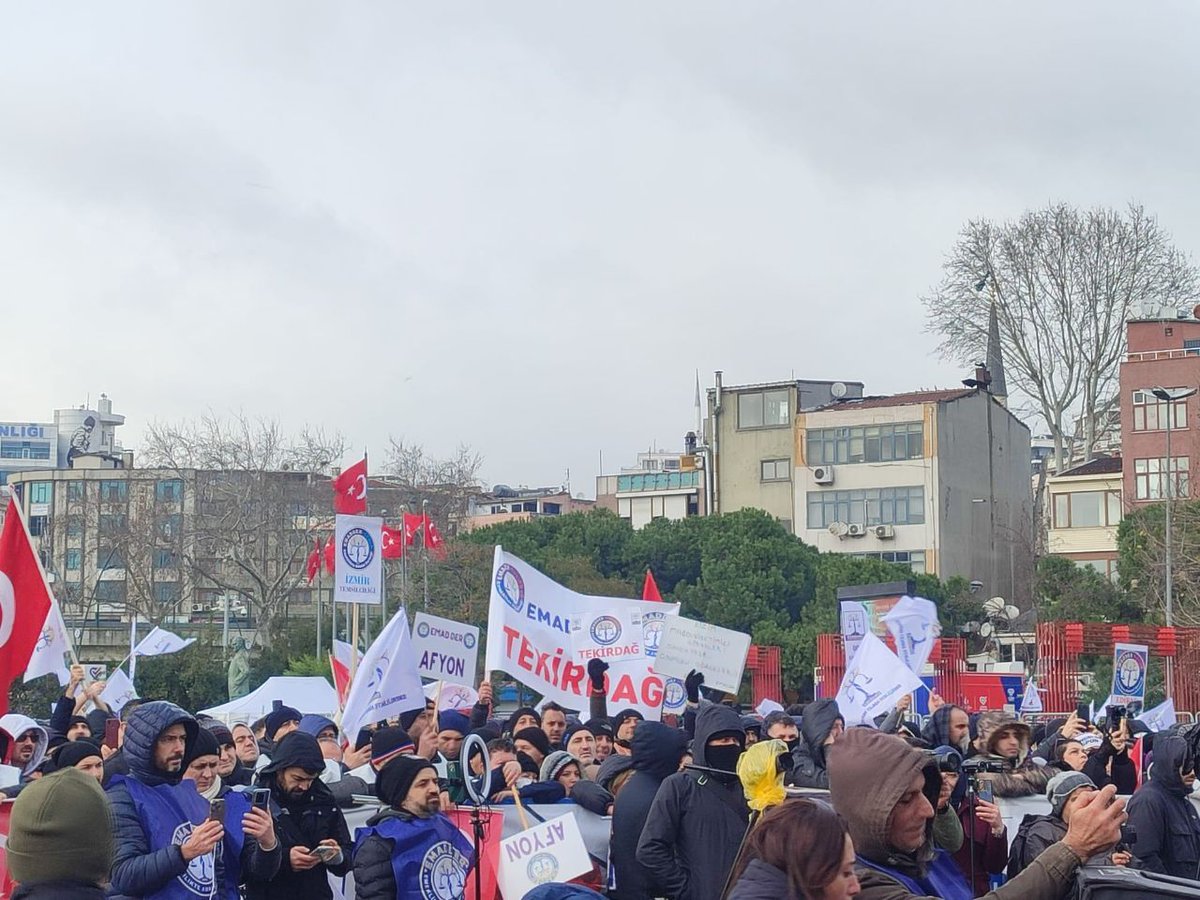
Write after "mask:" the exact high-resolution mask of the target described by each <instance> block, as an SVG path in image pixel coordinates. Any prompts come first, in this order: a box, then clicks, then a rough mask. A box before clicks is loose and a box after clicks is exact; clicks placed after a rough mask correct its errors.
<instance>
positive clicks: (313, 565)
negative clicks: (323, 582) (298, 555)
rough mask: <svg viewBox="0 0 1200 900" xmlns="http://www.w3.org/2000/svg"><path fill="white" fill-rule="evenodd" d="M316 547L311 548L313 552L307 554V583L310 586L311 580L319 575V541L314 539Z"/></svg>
mask: <svg viewBox="0 0 1200 900" xmlns="http://www.w3.org/2000/svg"><path fill="white" fill-rule="evenodd" d="M314 540H315V541H316V546H314V547H313V552H312V553H310V554H308V568H307V572H308V583H309V584H312V583H313V580H314V579H315V578H316V577H317V576H318V575H320V574H321V539H320V538H314Z"/></svg>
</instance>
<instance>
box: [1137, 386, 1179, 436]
mask: <svg viewBox="0 0 1200 900" xmlns="http://www.w3.org/2000/svg"><path fill="white" fill-rule="evenodd" d="M1168 390H1171V389H1170V388H1168ZM1168 406H1170V407H1173V411H1174V414H1175V415H1174V418H1173V419H1172V420H1171V428H1172V429H1175V428H1187V400H1176V401H1175V402H1174V403H1168V402H1167V401H1166V400H1159V399H1158V398H1157V397H1155V396H1154V394H1152V393H1151V392H1150V391H1148V390H1143V391H1134V392H1133V430H1134V431H1162V430H1164V429H1166V427H1167V407H1168Z"/></svg>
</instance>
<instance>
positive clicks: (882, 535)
mask: <svg viewBox="0 0 1200 900" xmlns="http://www.w3.org/2000/svg"><path fill="white" fill-rule="evenodd" d="M895 536H896V529H895V528H894V527H893V526H891V525H876V526H875V537H877V538H879V539H880V540H881V541H886V540H888V539H890V538H894V537H895Z"/></svg>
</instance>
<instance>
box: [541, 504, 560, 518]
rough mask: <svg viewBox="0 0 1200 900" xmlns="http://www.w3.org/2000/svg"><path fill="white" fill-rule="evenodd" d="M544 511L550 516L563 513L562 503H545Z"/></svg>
mask: <svg viewBox="0 0 1200 900" xmlns="http://www.w3.org/2000/svg"><path fill="white" fill-rule="evenodd" d="M542 512H543V513H545V514H546V515H548V516H557V515H560V514H561V513H562V504H561V503H543V504H542Z"/></svg>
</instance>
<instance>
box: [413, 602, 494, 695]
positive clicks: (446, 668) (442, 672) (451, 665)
mask: <svg viewBox="0 0 1200 900" xmlns="http://www.w3.org/2000/svg"><path fill="white" fill-rule="evenodd" d="M412 640H413V651H414V652H415V653H416V654H417V656H418V661H417V671H418V672H420V673H421V675H422V676H423V677H425V678H438V679H448V680H450V681H453V682H455V683H459V684H461V683H467V682H474V681H475V666H476V663H477V662H478V660H479V629H478V628H476V627H475V626H474V625H463V624H462V623H461V622H454V621H451V620H450V619H443V618H441V617H440V616H431V615H429V614H428V613H423V612H419V613H417V615H416V617H415V618H414V619H413V639H412Z"/></svg>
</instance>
